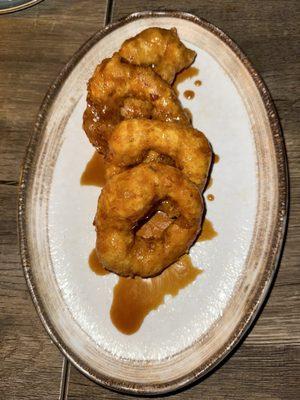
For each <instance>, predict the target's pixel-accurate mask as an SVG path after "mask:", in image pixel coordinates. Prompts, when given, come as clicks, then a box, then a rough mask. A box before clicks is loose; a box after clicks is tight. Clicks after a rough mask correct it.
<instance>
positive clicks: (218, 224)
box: [19, 12, 287, 394]
mask: <svg viewBox="0 0 300 400" xmlns="http://www.w3.org/2000/svg"><path fill="white" fill-rule="evenodd" d="M150 26H159V27H164V28H171V27H173V26H175V27H176V28H177V30H178V33H179V36H180V38H181V39H182V40H183V41H184V42H185V43H186V44H187V45H188V46H189V47H191V48H193V49H194V50H196V51H197V54H198V55H197V59H196V61H195V64H194V66H195V67H197V68H198V69H199V71H200V72H199V76H198V77H197V78H195V79H200V80H201V81H202V85H201V86H199V87H196V86H194V85H193V81H192V80H188V81H185V82H183V83H182V84H181V85H180V86H179V92H180V99H181V101H182V103H183V105H184V106H187V107H189V109H190V111H191V112H192V114H193V124H194V126H195V127H196V128H197V129H200V130H202V131H204V132H205V133H206V135H207V137H208V138H209V140H210V142H211V143H212V146H213V148H214V151H215V153H217V154H218V155H219V156H220V162H219V163H218V164H216V165H215V167H214V169H213V172H212V176H213V186H212V187H211V188H210V189H209V193H213V194H214V196H215V201H213V202H207V203H208V204H207V216H208V218H209V219H210V220H211V221H212V222H213V225H214V227H215V229H216V230H217V232H218V236H217V237H215V238H214V239H213V240H211V241H206V242H201V243H196V244H195V245H194V246H193V248H192V249H191V257H192V260H193V262H194V264H195V265H197V266H199V267H201V269H203V273H202V274H200V275H199V276H198V277H197V279H196V280H195V281H194V282H193V284H191V285H190V286H188V287H186V288H185V289H183V290H181V291H180V292H179V294H178V295H177V296H176V297H175V298H171V297H167V298H166V299H165V303H164V304H163V305H162V306H160V307H159V308H158V310H155V311H153V312H151V313H150V314H149V315H148V316H147V317H146V319H145V320H144V323H143V325H142V326H141V328H140V329H139V330H138V331H137V332H136V333H135V334H133V335H130V336H128V335H124V334H122V333H120V332H119V331H118V330H117V329H116V328H115V327H114V326H113V324H112V323H111V320H110V317H109V310H110V306H111V302H112V292H113V287H114V285H115V283H116V281H117V277H116V276H114V275H113V274H110V275H107V276H104V277H102V276H97V275H95V274H94V273H93V272H92V271H91V270H90V269H89V268H88V263H87V260H88V255H89V253H90V251H91V249H92V248H93V246H94V242H95V232H94V228H93V226H92V220H93V217H94V213H95V208H96V202H97V198H98V195H99V188H98V189H97V188H95V187H92V186H80V183H79V182H80V176H81V174H82V172H83V170H84V168H85V166H86V163H87V162H88V160H89V159H90V157H91V156H92V154H93V149H92V148H91V146H90V144H89V143H88V140H87V139H86V137H85V134H84V132H83V130H82V113H83V111H84V108H85V97H86V82H87V80H88V79H89V77H90V76H91V74H92V72H93V70H94V68H95V66H96V64H97V63H98V62H100V61H101V60H102V59H104V58H105V57H108V56H110V55H111V54H112V53H113V52H114V51H117V50H118V49H119V47H120V45H121V43H122V42H123V41H124V40H125V39H127V38H128V37H131V36H133V35H135V34H136V33H138V32H139V31H141V30H143V29H145V28H147V27H150ZM191 88H192V89H193V90H194V91H195V94H196V95H195V98H194V99H193V100H192V101H188V100H187V99H185V98H184V96H182V93H183V91H184V90H185V89H191ZM206 194H207V193H206ZM286 216H287V166H286V158H285V149H284V144H283V139H282V135H281V131H280V125H279V122H278V118H277V115H276V112H275V109H274V106H273V103H272V101H271V98H270V95H269V93H268V91H267V89H266V87H265V85H264V83H263V82H262V80H261V78H260V77H259V75H258V74H257V72H256V71H255V70H254V68H253V67H252V65H251V64H250V62H249V60H248V59H247V58H246V57H245V55H244V54H243V53H242V52H241V51H240V49H239V48H238V47H237V45H236V44H235V43H234V42H233V41H232V40H231V39H230V38H229V37H228V36H226V35H225V34H224V33H223V32H222V31H220V30H219V29H218V28H216V27H215V26H213V25H212V24H210V23H208V22H206V21H204V20H202V19H199V18H197V17H195V16H193V15H190V14H185V13H176V12H145V13H138V14H133V15H130V16H128V17H127V18H125V19H124V20H122V21H120V22H117V23H115V24H112V25H109V26H108V27H106V28H105V29H103V30H101V31H100V32H98V33H97V34H96V35H95V36H93V37H92V38H91V39H90V40H89V41H88V42H87V43H86V44H85V45H84V46H83V47H82V48H81V49H80V50H79V51H78V52H77V53H76V54H75V55H74V57H73V58H72V59H71V61H70V62H69V63H68V64H67V66H66V67H65V68H64V70H63V71H62V73H61V74H60V75H59V77H58V78H57V80H56V81H55V83H54V84H53V85H52V87H51V88H50V90H49V92H48V94H47V96H46V98H45V100H44V103H43V105H42V108H41V111H40V113H39V116H38V119H37V123H36V126H35V132H34V134H33V136H32V139H31V142H30V144H29V148H28V152H27V156H26V160H25V164H24V168H23V175H22V181H21V190H20V198H19V235H20V248H21V257H22V263H23V267H24V271H25V276H26V280H27V283H28V286H29V289H30V292H31V295H32V298H33V301H34V303H35V305H36V308H37V311H38V313H39V315H40V317H41V319H42V322H43V324H44V325H45V327H46V329H47V331H48V333H49V334H50V336H51V338H52V339H53V340H54V341H55V343H56V344H57V346H58V347H59V349H60V350H61V351H62V352H63V353H64V354H65V355H66V356H67V357H68V358H69V359H70V361H71V362H72V363H73V364H74V365H75V366H76V367H77V368H78V369H79V370H81V371H82V372H83V373H85V374H86V375H87V376H88V377H90V378H92V379H94V380H95V381H96V382H98V383H101V384H103V385H105V386H107V387H111V388H114V389H116V390H120V391H126V392H131V393H139V394H159V393H165V392H168V391H172V390H175V389H178V388H179V387H182V386H183V385H186V384H188V383H191V382H193V381H195V380H196V379H198V378H200V377H202V376H204V375H205V374H206V373H207V372H208V371H209V370H211V369H212V368H213V367H214V366H216V365H217V364H218V363H219V362H220V361H221V360H222V359H223V358H224V357H225V356H226V355H227V354H228V353H229V352H230V351H231V350H232V349H233V348H234V346H235V345H236V344H237V343H238V341H239V340H240V339H241V337H242V336H243V334H244V333H245V331H246V330H247V328H249V326H250V324H251V322H252V321H253V319H254V317H255V315H256V314H257V312H258V310H259V308H260V307H261V306H262V304H263V301H264V299H265V296H266V294H267V291H268V289H269V287H270V284H271V282H272V279H273V277H274V274H275V271H276V266H277V264H278V260H279V256H280V251H281V247H282V244H283V238H284V233H285V225H286Z"/></svg>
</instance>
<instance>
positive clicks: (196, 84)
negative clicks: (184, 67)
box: [194, 79, 202, 86]
mask: <svg viewBox="0 0 300 400" xmlns="http://www.w3.org/2000/svg"><path fill="white" fill-rule="evenodd" d="M194 85H195V86H201V85H202V82H201V81H200V80H199V79H197V80H196V81H195V82H194Z"/></svg>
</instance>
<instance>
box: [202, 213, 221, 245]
mask: <svg viewBox="0 0 300 400" xmlns="http://www.w3.org/2000/svg"><path fill="white" fill-rule="evenodd" d="M216 236H218V232H217V231H215V229H214V227H213V224H212V222H211V221H209V220H208V219H207V218H205V220H204V222H203V225H202V230H201V233H200V235H199V236H198V239H197V242H204V241H205V240H212V239H213V238H214V237H216Z"/></svg>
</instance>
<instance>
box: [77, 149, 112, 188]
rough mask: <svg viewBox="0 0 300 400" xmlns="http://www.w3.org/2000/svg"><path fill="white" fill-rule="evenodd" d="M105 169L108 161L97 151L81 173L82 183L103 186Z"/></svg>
mask: <svg viewBox="0 0 300 400" xmlns="http://www.w3.org/2000/svg"><path fill="white" fill-rule="evenodd" d="M105 170H106V163H105V160H104V157H103V156H102V154H99V153H98V152H97V151H95V153H94V154H93V157H92V158H91V159H90V161H89V162H88V163H87V165H86V167H85V170H84V171H83V173H82V175H81V178H80V184H81V185H87V186H99V187H103V186H104V184H105Z"/></svg>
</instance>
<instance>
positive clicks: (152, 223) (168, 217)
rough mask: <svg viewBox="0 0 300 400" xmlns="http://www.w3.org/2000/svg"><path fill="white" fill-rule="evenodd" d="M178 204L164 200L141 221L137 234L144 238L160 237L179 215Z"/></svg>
mask: <svg viewBox="0 0 300 400" xmlns="http://www.w3.org/2000/svg"><path fill="white" fill-rule="evenodd" d="M179 215H180V212H179V209H178V207H177V206H176V204H175V203H174V202H173V201H171V200H169V199H167V200H164V201H162V202H161V203H160V204H159V205H158V207H156V208H155V209H154V210H153V211H152V212H151V213H150V214H148V216H147V217H146V218H145V219H143V220H142V221H140V222H139V225H138V226H137V227H136V231H135V234H136V235H137V236H140V237H142V238H144V239H150V238H153V239H160V238H161V237H162V236H163V233H164V231H165V230H166V229H167V228H168V227H169V226H170V225H171V224H172V223H173V222H174V221H175V220H176V219H177V218H178V217H179Z"/></svg>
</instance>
